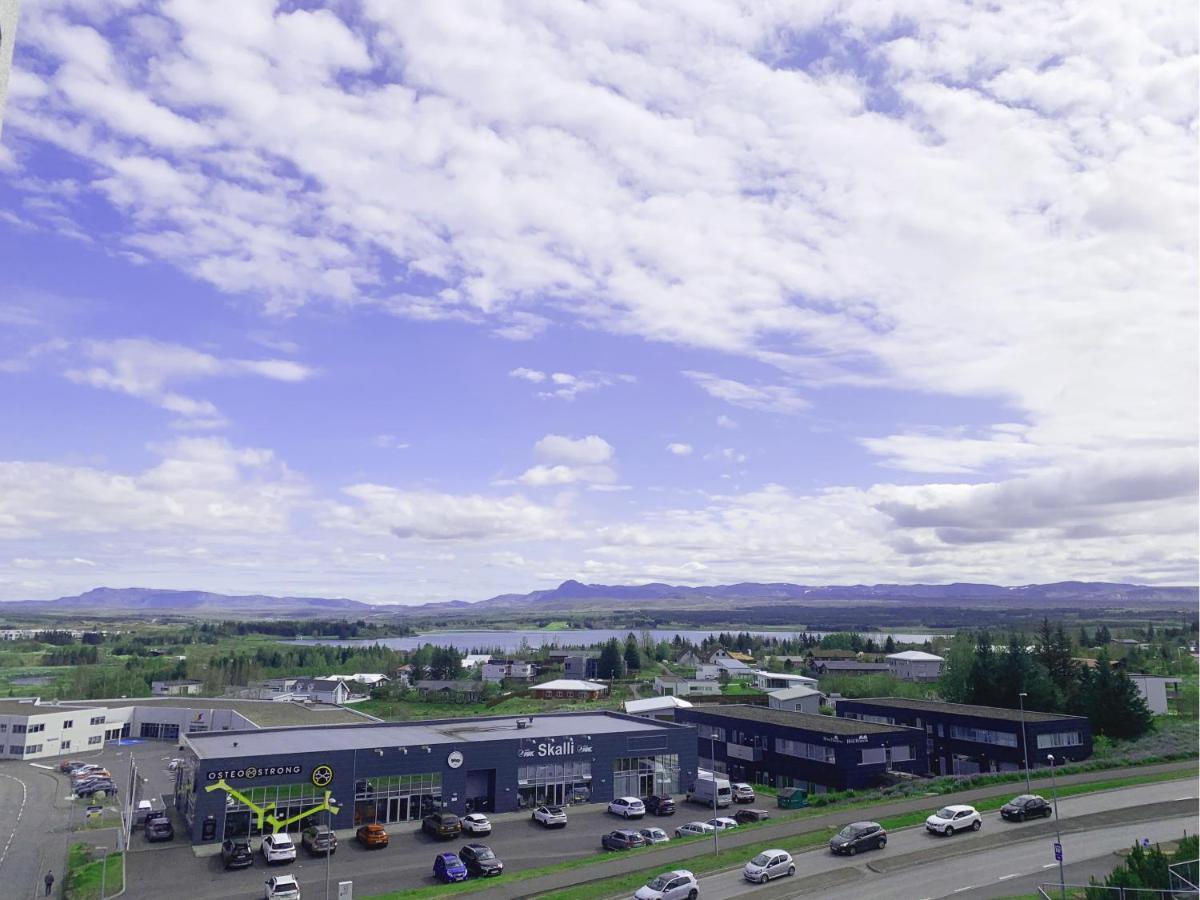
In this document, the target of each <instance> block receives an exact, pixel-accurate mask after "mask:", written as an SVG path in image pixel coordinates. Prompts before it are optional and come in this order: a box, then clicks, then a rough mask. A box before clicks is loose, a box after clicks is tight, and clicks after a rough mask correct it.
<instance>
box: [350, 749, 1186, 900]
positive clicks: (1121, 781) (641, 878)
mask: <svg viewBox="0 0 1200 900" xmlns="http://www.w3.org/2000/svg"><path fill="white" fill-rule="evenodd" d="M1186 777H1187V773H1184V772H1156V773H1152V774H1146V775H1127V776H1125V777H1123V778H1111V779H1108V780H1106V781H1093V782H1089V783H1084V784H1070V785H1064V786H1062V787H1060V788H1059V789H1058V796H1059V798H1060V799H1061V798H1064V797H1073V796H1077V795H1079V794H1091V793H1097V792H1099V791H1110V790H1115V789H1117V788H1123V787H1133V786H1135V785H1139V784H1153V783H1156V782H1159V781H1178V780H1180V779H1181V778H1186ZM903 799H904V800H911V799H913V798H912V797H905V798H903ZM1009 799H1010V797H1008V796H1001V797H989V798H987V799H984V800H980V801H978V802H977V803H975V804H974V805H975V808H976V809H978V810H979V811H981V812H988V811H991V810H997V809H999V808H1000V807H1001V806H1003V805H1004V804H1005V803H1007V802H1008V800H1009ZM929 800H930V808H929V809H927V810H919V811H917V812H911V813H899V814H897V815H894V816H887V817H884V818H882V819H880V820H879V822H880V824H881V825H883V827H884V828H888V829H893V830H894V829H897V828H907V827H910V826H912V825H919V824H921V823H922V822H924V821H925V819H926V817H927V816H928V815H929V813H930V812H931V811H932V810H933V809H934V808H935V806H937V805H941V803H940V802H939V800H938V798H934V797H930V798H929ZM878 805H880V804H879V801H878V800H865V801H862V802H859V803H847V804H844V805H843V804H838V805H837V806H836V807H829V806H826V807H823V808H822V807H817V808H808V809H803V810H797V811H796V814H795V815H793V816H791V817H786V816H785V817H780V818H775V819H771V820H769V821H767V822H762V823H758V824H756V825H744V826H742V827H741V828H740V829H738V831H739V833H741V832H745V831H749V830H752V829H755V828H763V827H767V826H769V825H776V824H779V822H780V821H785V822H796V823H797V824H798V825H799V824H803V821H804V819H806V818H811V817H813V816H817V815H824V814H825V813H829V812H834V811H845V812H847V813H849V812H850V811H851V810H853V809H856V808H862V807H868V806H878ZM851 818H852V817H851V816H847V817H846V821H850V820H851ZM836 831H837V829H836V828H833V827H825V828H817V829H813V830H810V831H802V832H799V833H798V834H793V835H788V836H786V837H779V838H775V839H774V840H772V841H769V842H763V843H761V844H750V845H744V846H740V847H731V848H729V849H728V850H721V851H719V852H718V853H715V854H705V855H700V856H696V857H695V858H693V859H690V860H688V861H687V862H686V863H684V862H679V863H674V864H670V863H665V864H659V865H657V866H653V867H647V868H642V869H638V870H637V871H635V872H630V873H628V874H625V875H619V876H616V877H613V878H605V879H601V880H597V881H589V882H587V883H586V884H580V885H576V886H574V887H570V888H565V889H563V890H560V891H552V892H550V893H546V894H539V895H538V897H539V898H541V900H595V898H596V897H610V896H614V895H618V894H621V893H633V892H634V891H636V890H637V889H638V888H639V887H641V886H642V885H643V884H645V883H646V882H647V881H649V880H650V879H651V878H653V877H654V876H655V875H657V874H658V873H659V872H662V871H665V870H666V868H667V867H668V866H669V865H673V866H674V867H675V868H681V867H685V868H687V869H688V870H689V871H691V872H693V873H695V874H696V875H705V874H709V873H712V872H716V871H720V870H722V869H730V868H734V867H736V866H740V865H742V864H744V863H745V861H746V860H748V859H750V858H751V857H752V856H754V855H756V854H758V853H760V852H762V851H763V850H767V849H774V848H779V849H781V850H787V851H788V852H789V853H797V852H799V851H802V850H808V849H810V848H812V847H818V846H821V845H822V844H824V843H826V842H827V841H828V840H829V839H830V838H831V837H832V836H833V835H834V834H835V833H836ZM681 843H688V844H693V843H694V844H711V843H712V838H711V837H693V838H681V839H675V840H672V841H671V843H670V844H669V845H667V846H672V847H674V846H678V845H679V844H681ZM660 846H661V845H660ZM656 849H657V848H655V847H647V848H645V849H642V850H631V851H624V852H623V853H622V858H627V859H629V861H630V862H631V863H637V862H640V860H639V859H638V857H639V856H641V855H642V854H649V855H653V854H654V852H655V850H656ZM613 858H614V854H612V853H597V854H595V855H593V856H584V857H580V858H578V859H571V860H565V861H563V862H560V863H555V864H553V865H549V866H539V867H538V868H536V869H526V870H524V871H521V872H513V873H506V874H504V875H501V876H499V877H497V878H488V879H472V880H470V881H463V882H459V883H458V884H447V885H434V886H426V887H417V888H408V889H406V890H400V891H389V892H388V893H386V894H376V895H373V896H371V897H369V898H367V900H433V898H436V897H451V896H454V895H456V894H469V893H475V892H478V891H485V890H487V889H488V888H490V887H493V886H494V885H496V884H499V883H511V882H516V881H526V880H528V879H531V878H540V877H541V876H543V875H553V874H555V873H557V872H569V871H571V870H573V869H580V868H584V867H587V866H593V865H596V864H598V863H603V862H610V861H612V860H613Z"/></svg>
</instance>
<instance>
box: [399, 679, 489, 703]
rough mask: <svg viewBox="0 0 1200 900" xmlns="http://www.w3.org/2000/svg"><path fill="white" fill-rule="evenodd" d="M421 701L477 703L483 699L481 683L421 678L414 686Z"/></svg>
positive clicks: (482, 685)
mask: <svg viewBox="0 0 1200 900" xmlns="http://www.w3.org/2000/svg"><path fill="white" fill-rule="evenodd" d="M415 687H416V689H417V693H418V694H420V696H421V699H422V700H438V701H441V702H442V703H478V702H479V701H480V700H482V699H483V688H484V684H483V682H482V681H470V680H466V681H463V680H460V681H447V680H445V679H441V678H423V679H421V680H420V681H418V682H417V683H416V685H415Z"/></svg>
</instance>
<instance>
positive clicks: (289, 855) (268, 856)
mask: <svg viewBox="0 0 1200 900" xmlns="http://www.w3.org/2000/svg"><path fill="white" fill-rule="evenodd" d="M262 855H263V859H265V860H266V861H267V862H268V863H290V862H295V861H296V845H295V843H294V842H293V841H292V836H291V835H290V834H287V833H286V832H280V833H279V834H268V835H267V836H266V837H265V838H263V841H262Z"/></svg>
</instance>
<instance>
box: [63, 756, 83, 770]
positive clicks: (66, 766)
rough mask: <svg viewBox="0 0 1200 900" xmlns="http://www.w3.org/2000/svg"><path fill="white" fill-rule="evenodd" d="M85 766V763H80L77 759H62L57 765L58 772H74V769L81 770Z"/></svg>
mask: <svg viewBox="0 0 1200 900" xmlns="http://www.w3.org/2000/svg"><path fill="white" fill-rule="evenodd" d="M86 765H87V763H85V762H80V761H79V760H77V759H64V760H63V761H62V762H60V763H59V764H58V771H60V772H74V771H75V770H76V769H82V768H83V767H84V766H86Z"/></svg>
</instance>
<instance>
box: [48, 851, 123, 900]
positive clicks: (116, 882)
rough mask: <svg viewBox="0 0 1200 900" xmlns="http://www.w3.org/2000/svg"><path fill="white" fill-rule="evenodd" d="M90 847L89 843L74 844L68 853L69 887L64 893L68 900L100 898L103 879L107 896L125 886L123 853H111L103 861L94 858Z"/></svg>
mask: <svg viewBox="0 0 1200 900" xmlns="http://www.w3.org/2000/svg"><path fill="white" fill-rule="evenodd" d="M88 849H89V848H88V845H87V844H72V845H71V850H70V852H69V853H68V854H67V888H66V891H65V893H64V895H63V896H64V897H65V898H66V900H99V897H100V882H101V879H103V881H104V893H105V896H108V897H111V896H112V895H113V894H115V893H116V892H117V891H120V890H122V889H123V888H124V884H123V878H124V874H125V867H124V865H123V864H122V861H121V854H119V853H112V854H109V856H108V857H107V859H105V860H104V861H103V862H102V861H101V860H100V859H98V858H97V859H92V858H91V856H89V853H88ZM105 870H107V871H105Z"/></svg>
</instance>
